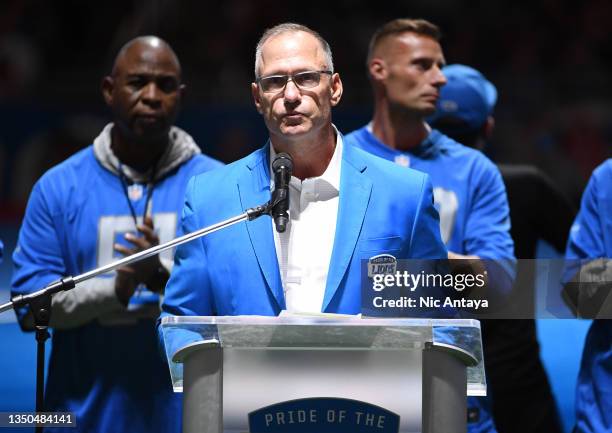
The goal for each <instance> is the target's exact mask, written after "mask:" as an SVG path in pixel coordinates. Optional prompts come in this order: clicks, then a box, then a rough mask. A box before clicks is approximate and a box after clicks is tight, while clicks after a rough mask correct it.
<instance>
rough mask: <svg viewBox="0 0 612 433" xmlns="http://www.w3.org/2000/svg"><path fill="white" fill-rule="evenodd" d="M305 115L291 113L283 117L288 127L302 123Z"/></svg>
mask: <svg viewBox="0 0 612 433" xmlns="http://www.w3.org/2000/svg"><path fill="white" fill-rule="evenodd" d="M303 118H304V115H303V114H302V113H290V114H285V115H283V122H285V123H286V124H288V125H297V124H300V123H302V120H303Z"/></svg>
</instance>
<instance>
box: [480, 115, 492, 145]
mask: <svg viewBox="0 0 612 433" xmlns="http://www.w3.org/2000/svg"><path fill="white" fill-rule="evenodd" d="M494 129H495V118H494V117H493V116H488V117H487V120H486V122H485V123H484V126H483V134H482V135H484V137H485V138H486V139H487V140H490V139H491V138H492V137H493V130H494Z"/></svg>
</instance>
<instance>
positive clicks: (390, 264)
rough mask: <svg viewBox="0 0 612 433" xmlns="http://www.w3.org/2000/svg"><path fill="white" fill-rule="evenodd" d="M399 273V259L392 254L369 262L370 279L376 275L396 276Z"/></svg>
mask: <svg viewBox="0 0 612 433" xmlns="http://www.w3.org/2000/svg"><path fill="white" fill-rule="evenodd" d="M396 271H397V259H396V258H395V257H393V256H392V255H391V254H379V255H377V256H374V257H370V259H369V260H368V277H369V278H374V275H381V274H383V275H386V274H395V272H396Z"/></svg>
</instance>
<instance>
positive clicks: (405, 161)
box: [395, 155, 410, 167]
mask: <svg viewBox="0 0 612 433" xmlns="http://www.w3.org/2000/svg"><path fill="white" fill-rule="evenodd" d="M395 163H396V164H397V165H401V166H402V167H410V158H408V156H407V155H397V156H396V157H395Z"/></svg>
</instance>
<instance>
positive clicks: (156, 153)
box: [12, 36, 221, 432]
mask: <svg viewBox="0 0 612 433" xmlns="http://www.w3.org/2000/svg"><path fill="white" fill-rule="evenodd" d="M184 90H185V86H184V84H182V82H181V66H180V63H179V61H178V58H177V56H176V54H175V53H174V51H173V50H172V48H171V47H170V46H169V45H168V44H167V43H166V42H164V41H163V40H161V39H159V38H157V37H153V36H147V37H140V38H137V39H134V40H132V41H130V42H128V43H127V44H126V45H125V46H124V47H123V48H122V49H121V50H120V52H119V54H118V55H117V58H116V60H115V63H114V66H113V69H112V72H111V74H110V75H109V76H107V77H104V79H103V81H102V95H103V97H104V100H105V102H106V104H107V105H108V107H109V108H110V111H111V112H112V116H113V122H112V123H110V124H108V125H107V126H106V127H105V128H104V129H103V131H102V132H101V133H100V135H99V136H98V137H96V138H95V140H94V142H93V144H92V145H91V146H89V147H87V148H85V149H83V150H82V151H80V152H78V153H76V154H75V155H73V156H72V157H70V158H69V159H67V160H66V161H64V162H62V163H61V164H59V165H57V166H56V167H53V168H52V169H51V170H49V171H48V172H47V173H45V174H44V175H43V176H42V178H41V179H40V180H39V181H38V182H37V183H36V185H35V186H34V188H33V190H32V193H31V196H30V199H29V202H28V207H27V211H26V215H25V218H24V220H23V224H22V227H21V230H20V233H19V241H18V246H17V248H16V250H15V253H14V255H13V260H14V262H15V273H14V276H13V282H12V290H13V295H16V294H22V293H28V292H32V291H35V290H37V289H40V288H42V287H44V286H45V285H47V284H48V283H50V282H51V281H53V280H56V279H58V278H60V277H62V276H65V275H78V274H81V273H83V272H86V271H88V270H91V269H93V268H96V267H98V266H102V265H105V264H107V263H109V262H111V261H114V260H116V259H119V258H120V257H122V256H124V255H128V254H132V253H134V252H137V251H140V250H142V249H145V248H147V247H150V246H152V245H155V244H158V243H159V242H166V241H168V240H170V239H172V238H173V237H175V236H176V230H177V218H178V214H179V212H180V210H181V209H182V206H183V195H184V192H185V188H186V185H187V182H188V180H189V179H190V178H191V177H192V176H193V175H195V174H199V173H202V172H204V171H207V170H210V169H213V168H215V167H217V166H220V165H221V164H220V163H219V162H217V161H215V160H213V159H211V158H208V157H206V156H204V155H202V154H201V151H200V149H199V148H198V146H197V145H196V143H195V142H194V141H193V139H192V138H191V137H190V136H189V135H188V134H187V133H186V132H185V131H183V130H181V129H179V128H177V127H174V126H172V124H173V122H174V120H175V118H176V114H177V111H178V109H179V104H180V100H181V96H182V94H183V92H184ZM171 257H172V252H167V253H162V254H161V255H159V256H155V257H152V258H150V259H147V260H146V261H143V262H140V263H139V264H137V265H134V266H131V267H126V268H122V269H119V270H118V272H116V273H115V274H112V275H111V274H109V275H104V276H102V277H99V278H95V279H92V280H89V281H85V282H83V283H81V284H79V285H77V287H76V288H75V289H73V290H71V291H69V292H64V293H58V294H57V295H55V296H54V297H53V301H52V316H51V326H52V327H53V328H54V332H53V345H52V352H51V359H50V364H49V372H48V378H47V387H46V395H45V410H46V411H54V412H55V411H62V412H63V411H69V412H74V413H75V415H76V422H77V428H76V431H79V432H81V431H82V432H109V431H125V432H128V431H129V432H141V431H142V432H145V431H146V432H173V431H180V419H181V417H180V401H177V398H176V397H175V395H174V394H173V392H172V388H171V385H170V380H169V376H168V367H167V365H166V364H165V363H164V362H163V360H162V359H161V357H160V355H159V354H158V350H157V343H156V336H155V328H154V322H155V318H156V317H157V316H158V314H159V303H160V295H161V294H162V293H163V290H164V287H165V284H166V281H167V279H168V276H169V272H170V267H171V265H172V260H171ZM18 318H19V321H20V324H21V326H22V328H23V329H25V330H31V329H32V325H33V323H32V318H31V315H29V314H28V312H27V311H19V312H18ZM46 431H47V430H46ZM48 431H52V429H49V430H48Z"/></svg>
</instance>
